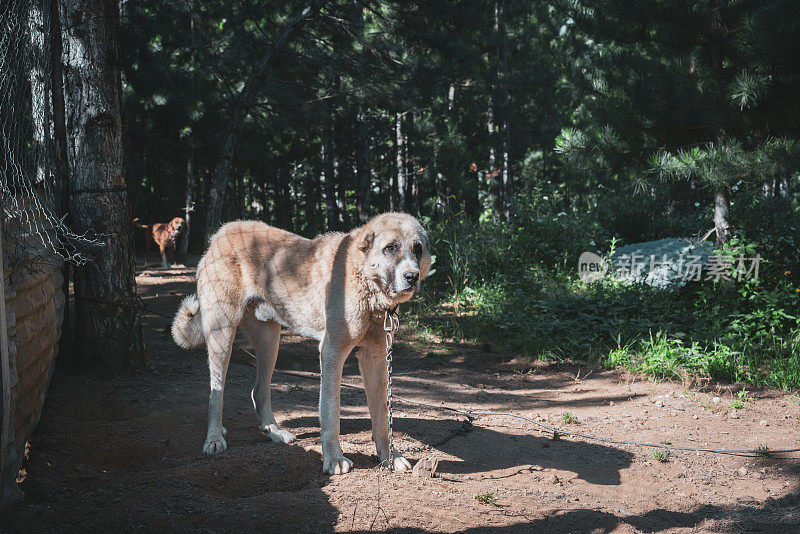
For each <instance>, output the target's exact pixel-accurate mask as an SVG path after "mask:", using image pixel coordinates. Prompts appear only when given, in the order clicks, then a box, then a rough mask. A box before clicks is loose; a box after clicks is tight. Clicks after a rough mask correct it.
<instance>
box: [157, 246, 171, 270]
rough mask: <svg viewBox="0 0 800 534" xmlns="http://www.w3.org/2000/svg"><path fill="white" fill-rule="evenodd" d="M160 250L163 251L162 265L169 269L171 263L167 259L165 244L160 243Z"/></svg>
mask: <svg viewBox="0 0 800 534" xmlns="http://www.w3.org/2000/svg"><path fill="white" fill-rule="evenodd" d="M158 250H159V251H160V252H161V267H163V268H164V269H169V268H170V264H169V262H168V261H167V249H166V247H165V246H164V245H159V246H158Z"/></svg>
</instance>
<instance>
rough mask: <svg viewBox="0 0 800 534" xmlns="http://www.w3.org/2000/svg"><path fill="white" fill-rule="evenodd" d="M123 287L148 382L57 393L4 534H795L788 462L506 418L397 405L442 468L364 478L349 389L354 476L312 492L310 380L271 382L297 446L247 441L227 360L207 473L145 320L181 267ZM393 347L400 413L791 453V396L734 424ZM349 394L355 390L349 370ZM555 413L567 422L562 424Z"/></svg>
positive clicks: (665, 393) (693, 410)
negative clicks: (666, 448) (220, 425)
mask: <svg viewBox="0 0 800 534" xmlns="http://www.w3.org/2000/svg"><path fill="white" fill-rule="evenodd" d="M141 270H142V267H141V263H140V264H139V271H141ZM138 281H139V291H140V294H141V296H142V298H143V299H144V302H145V303H146V305H147V307H148V308H149V310H151V311H148V312H147V313H146V314H145V320H144V327H145V337H146V342H147V350H148V354H149V357H150V361H151V365H150V368H149V369H148V370H147V371H144V372H141V373H138V374H136V375H133V376H128V377H115V378H109V377H98V376H87V375H81V376H70V375H68V374H66V373H58V374H57V375H56V376H55V378H54V380H53V383H52V386H51V388H50V393H49V397H48V399H47V403H46V405H45V409H44V413H43V415H42V418H41V422H40V424H39V426H38V429H37V430H36V433H35V434H34V435H33V436H32V438H31V439H30V443H29V451H28V455H27V456H28V457H27V460H26V462H25V464H24V470H23V473H22V475H21V477H22V478H23V480H22V483H21V487H22V489H23V491H24V494H25V498H24V500H23V501H22V502H21V503H19V504H16V505H13V506H10V507H7V508H5V509H4V510H3V517H2V522H0V526H2V531H3V532H26V533H27V532H114V531H117V532H129V531H143V532H163V531H170V532H207V533H211V532H250V531H255V530H256V529H261V530H262V531H263V530H264V529H267V530H266V531H276V532H330V531H340V532H366V531H386V530H390V531H392V532H421V531H426V532H428V531H432V532H470V533H472V532H476V533H477V532H496V533H512V532H614V533H623V532H624V533H627V532H770V533H771V532H800V495H799V494H798V486H799V485H800V477H799V475H800V454H797V455H794V457H793V458H789V459H783V460H777V459H771V458H759V459H753V458H741V457H731V456H719V455H712V454H698V453H694V452H691V453H690V452H678V453H672V454H670V455H669V456H668V457H667V458H666V462H661V461H658V460H656V459H654V458H653V456H652V455H653V449H640V448H634V447H631V446H625V445H608V444H603V443H598V442H592V441H588V440H582V439H573V438H562V439H558V440H553V439H552V435H549V434H546V433H543V432H540V431H539V430H537V428H536V427H534V426H533V425H531V424H530V423H526V422H523V421H518V420H512V419H507V418H502V417H487V418H482V419H479V420H477V421H475V424H474V426H473V427H472V428H471V429H466V431H464V430H465V427H464V426H463V420H464V418H463V417H459V416H458V415H457V414H453V413H448V412H443V411H432V410H423V409H421V408H418V407H413V406H410V405H400V404H398V405H396V407H395V412H394V413H395V443H396V445H397V446H398V447H399V448H400V449H401V450H406V451H412V452H409V453H408V454H407V456H408V457H409V458H410V459H411V460H412V462H413V461H416V460H417V459H419V458H421V457H425V456H435V457H437V458H438V459H439V468H438V476H437V477H436V478H432V479H423V478H418V477H414V476H412V475H411V474H410V473H402V474H400V473H398V474H392V473H386V472H379V471H376V470H375V469H374V467H375V465H376V460H375V458H374V457H373V456H372V454H373V452H374V448H373V445H372V442H371V438H370V425H369V419H368V414H367V408H366V401H365V398H364V394H363V391H361V390H353V389H344V390H343V391H342V425H341V426H342V446H343V448H344V451H345V454H346V455H347V456H348V457H349V458H351V459H352V460H353V461H354V463H355V470H354V471H353V472H351V473H348V474H346V475H341V476H336V477H330V476H325V475H323V474H322V459H321V456H320V448H319V426H318V420H317V414H316V407H317V401H318V399H317V395H318V385H319V384H318V382H316V381H314V380H312V379H306V378H298V377H297V376H290V375H285V374H276V375H275V378H274V380H273V384H274V386H273V405H274V407H275V413H276V416H277V417H278V420H279V421H280V422H281V423H282V425H283V426H284V427H285V428H288V429H290V430H291V431H292V432H294V433H295V434H296V435H297V436H298V440H297V441H296V442H295V443H294V444H291V445H285V444H276V443H272V442H270V441H269V440H267V439H266V438H265V437H264V436H263V435H262V434H261V433H260V432H259V431H258V430H257V428H256V419H255V416H254V415H253V410H252V406H251V403H250V397H249V394H250V389H251V387H252V381H253V378H254V374H255V372H254V368H253V367H252V365H251V361H250V358H249V356H247V355H246V354H244V353H243V352H241V351H239V350H237V349H234V357H233V363H232V364H231V367H230V371H229V374H228V381H227V388H226V398H225V425H226V427H227V429H228V435H227V442H228V451H227V452H226V453H224V454H223V455H221V456H220V457H218V458H205V457H203V455H202V454H201V450H200V449H201V446H202V444H203V440H204V438H205V425H206V402H207V397H208V379H207V372H208V371H207V366H206V363H205V355H204V352H203V349H198V350H194V351H184V350H181V349H179V348H178V347H177V346H176V345H175V344H174V343H173V342H172V341H171V339H170V337H169V334H168V324H169V320H168V319H166V318H164V317H161V316H160V315H158V314H157V313H154V312H158V313H163V314H166V315H171V314H173V313H174V312H175V310H176V309H177V306H178V303H179V301H180V299H181V298H182V297H183V296H184V295H185V294H188V293H190V292H192V291H193V290H192V282H193V270H192V269H179V268H175V269H171V270H168V271H163V270H161V269H150V270H147V271H145V276H141V277H139V278H138ZM401 320H402V314H401ZM399 340H400V343H399V345H398V346H397V348H396V351H395V370H396V373H397V374H396V376H395V392H396V394H398V395H402V396H405V397H409V398H412V399H418V400H422V401H426V402H432V403H435V404H440V405H446V406H454V407H459V406H471V407H474V408H480V409H491V410H510V411H514V412H517V413H521V414H524V415H528V416H531V417H533V418H535V419H536V420H538V421H542V422H546V423H548V424H552V425H556V426H559V427H563V428H566V429H569V430H576V431H581V432H586V433H591V434H597V435H601V436H608V437H614V438H619V439H627V440H646V441H651V442H655V443H667V442H668V443H672V444H675V445H689V446H697V447H725V448H737V449H753V448H756V447H759V446H768V447H769V448H770V449H779V448H794V447H800V429H798V426H799V423H798V421H799V420H800V407H798V404H797V402H798V399H797V397H792V396H790V395H788V394H786V393H783V392H773V391H755V392H753V393H752V396H753V397H754V399H753V400H752V401H748V402H746V403H745V406H744V408H742V409H739V410H733V409H732V408H731V407H730V402H731V400H733V399H734V398H735V396H734V394H733V390H731V389H730V388H727V387H716V388H711V389H710V390H706V391H703V392H698V391H696V390H692V389H686V388H684V387H683V386H682V385H681V384H676V383H661V384H656V383H652V382H648V381H646V380H643V379H641V378H637V377H633V376H630V375H627V374H622V373H618V372H611V371H603V370H598V369H587V368H585V367H584V368H578V367H575V366H569V365H545V364H540V363H536V362H530V361H526V360H525V359H522V358H514V357H513V356H514V355H513V354H508V353H504V354H501V352H502V350H503V349H502V347H501V346H497V347H494V346H491V345H489V344H484V345H482V346H481V345H479V346H475V345H471V344H461V343H456V342H452V341H451V340H437V339H432V338H430V337H426V336H424V335H422V334H421V333H418V332H413V331H411V330H410V329H408V328H403V327H401V330H400V334H399ZM509 360H510V362H509ZM278 369H283V370H292V371H306V372H316V371H318V370H319V363H318V356H317V352H316V343H314V342H312V341H308V340H303V339H302V338H299V337H297V336H293V335H290V334H288V333H287V334H286V335H285V336H284V338H283V343H282V345H281V352H280V355H279V358H278ZM345 380H346V381H347V382H350V383H354V384H359V383H360V378H359V376H358V367H357V364H356V362H355V358H352V357H351V358H350V359H349V360H348V363H347V365H346V367H345ZM715 397H717V402H714V398H715ZM565 411H569V412H570V413H571V414H572V415H574V416H575V417H576V418H577V422H573V423H565V422H564V421H563V412H565ZM732 415H733V416H732ZM460 431H461V432H460ZM448 438H449V439H448ZM426 444H427V445H431V444H437V445H436V446H435V447H431V448H429V449H427V450H424V447H425V446H426ZM481 495H482V496H483V498H482V501H483V502H481V500H479V499H478V498H477V497H478V496H481Z"/></svg>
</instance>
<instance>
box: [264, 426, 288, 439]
mask: <svg viewBox="0 0 800 534" xmlns="http://www.w3.org/2000/svg"><path fill="white" fill-rule="evenodd" d="M261 431H262V432H263V433H264V434H266V435H267V437H268V438H269V439H271V440H272V441H274V442H275V443H291V442H293V441H294V440H295V437H294V434H292V433H291V432H289V431H288V430H282V429H280V428H278V425H265V426H263V427H261Z"/></svg>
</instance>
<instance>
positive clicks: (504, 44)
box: [497, 0, 514, 220]
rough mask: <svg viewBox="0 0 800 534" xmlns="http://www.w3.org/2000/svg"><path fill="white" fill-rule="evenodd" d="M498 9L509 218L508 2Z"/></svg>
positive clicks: (504, 180) (506, 213)
mask: <svg viewBox="0 0 800 534" xmlns="http://www.w3.org/2000/svg"><path fill="white" fill-rule="evenodd" d="M497 5H498V10H497V22H498V24H497V29H498V31H499V33H500V42H501V49H500V61H501V64H502V73H501V76H499V78H500V87H501V90H502V93H503V96H502V98H503V106H502V123H503V142H502V146H503V162H502V170H503V176H502V182H501V183H502V192H501V197H502V202H503V218H504V219H505V220H509V218H510V217H511V206H512V204H513V202H514V184H513V182H512V176H511V163H510V161H509V150H510V146H511V134H510V131H509V126H508V122H509V120H508V119H509V115H510V113H511V107H510V106H511V103H510V98H509V89H508V32H507V31H506V3H505V0H500V2H498V4H497Z"/></svg>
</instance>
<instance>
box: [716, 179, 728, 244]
mask: <svg viewBox="0 0 800 534" xmlns="http://www.w3.org/2000/svg"><path fill="white" fill-rule="evenodd" d="M730 211H731V198H730V193H729V192H728V190H727V189H726V188H720V189H717V190H716V191H714V228H715V230H716V232H717V247H718V248H722V245H724V244H725V243H727V242H728V241H730V240H731V236H732V232H731V217H730Z"/></svg>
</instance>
